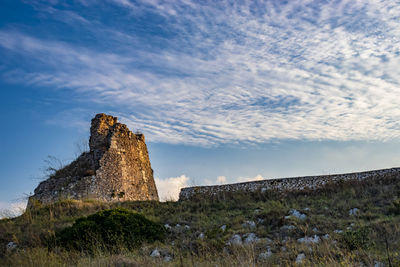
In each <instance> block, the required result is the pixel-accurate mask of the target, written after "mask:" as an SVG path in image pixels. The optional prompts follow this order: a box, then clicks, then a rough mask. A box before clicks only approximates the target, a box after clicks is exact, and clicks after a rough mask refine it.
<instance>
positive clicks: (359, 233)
mask: <svg viewBox="0 0 400 267" xmlns="http://www.w3.org/2000/svg"><path fill="white" fill-rule="evenodd" d="M368 233H369V230H368V228H367V227H361V228H359V229H357V230H347V231H346V232H344V233H343V234H342V241H343V242H344V243H345V245H346V246H347V247H348V248H349V249H350V250H356V249H366V248H368V246H369V244H370V238H369V234H368Z"/></svg>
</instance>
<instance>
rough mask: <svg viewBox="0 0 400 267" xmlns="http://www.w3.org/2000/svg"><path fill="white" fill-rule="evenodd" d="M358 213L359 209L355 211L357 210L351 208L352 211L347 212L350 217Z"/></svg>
mask: <svg viewBox="0 0 400 267" xmlns="http://www.w3.org/2000/svg"><path fill="white" fill-rule="evenodd" d="M358 211H359V209H357V208H352V209H350V210H349V215H350V216H354V215H357V213H358Z"/></svg>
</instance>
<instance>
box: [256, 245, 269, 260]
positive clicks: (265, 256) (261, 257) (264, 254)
mask: <svg viewBox="0 0 400 267" xmlns="http://www.w3.org/2000/svg"><path fill="white" fill-rule="evenodd" d="M271 256H272V251H271V248H270V247H268V248H267V251H265V252H261V253H260V254H259V255H258V259H259V260H266V259H268V258H269V257H271Z"/></svg>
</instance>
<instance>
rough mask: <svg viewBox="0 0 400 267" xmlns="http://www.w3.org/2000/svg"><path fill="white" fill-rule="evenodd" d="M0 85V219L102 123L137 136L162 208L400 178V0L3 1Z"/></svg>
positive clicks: (71, 156)
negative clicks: (204, 196) (355, 174)
mask: <svg viewBox="0 0 400 267" xmlns="http://www.w3.org/2000/svg"><path fill="white" fill-rule="evenodd" d="M0 88H1V90H0V119H1V131H0V140H1V152H2V153H0V210H1V209H9V210H15V207H17V206H18V207H21V206H24V204H25V203H26V197H27V196H28V195H29V194H31V193H32V192H33V190H34V188H35V187H36V186H37V185H38V183H39V182H40V181H41V180H43V179H45V177H46V174H45V171H44V170H45V169H46V166H48V165H47V163H46V159H47V158H48V156H49V155H51V156H54V157H56V158H57V159H59V160H60V162H61V164H67V163H68V162H70V161H72V160H73V159H74V158H75V157H76V156H77V155H78V154H79V152H81V151H82V144H85V142H87V139H88V137H89V127H90V120H91V118H92V117H93V116H94V115H95V114H97V113H101V112H103V113H107V114H111V115H114V116H117V117H118V118H119V120H120V121H121V122H122V123H125V124H127V125H128V127H129V128H130V129H131V130H133V131H136V130H140V131H141V132H143V133H144V135H145V137H146V142H147V145H148V149H149V153H150V160H151V163H152V167H153V169H154V175H155V179H156V183H157V186H158V190H159V191H160V195H161V196H162V199H174V198H176V196H177V194H178V192H179V188H180V187H182V186H192V185H209V184H222V183H234V182H242V181H249V180H259V179H269V178H278V177H292V176H303V175H318V174H332V173H341V172H352V171H363V170H371V169H379V168H390V167H398V166H400V138H399V134H400V106H399V99H400V2H399V1H393V0H391V1H385V0H381V1H378V0H375V1H369V0H362V1H356V0H351V1H346V0H337V1H312V0H301V1H300V0H298V1H297V0H293V1H283V0H279V1H278V0H264V1H261V0H260V1H246V0H242V1H239V0H237V1H233V0H223V1H202V0H196V1H194V0H193V1H192V0H180V1H172V0H171V1H161V0H138V1H134V0H101V1H100V0H75V1H58V0H48V1H44V0H43V1H42V0H29V1H28V0H27V1H23V0H20V1H16V0H2V1H1V3H0Z"/></svg>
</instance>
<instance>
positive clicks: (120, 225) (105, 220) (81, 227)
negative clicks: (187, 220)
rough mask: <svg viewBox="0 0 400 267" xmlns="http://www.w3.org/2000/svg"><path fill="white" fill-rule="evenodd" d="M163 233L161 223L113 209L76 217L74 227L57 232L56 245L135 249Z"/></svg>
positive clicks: (122, 209) (109, 249) (133, 213)
mask: <svg viewBox="0 0 400 267" xmlns="http://www.w3.org/2000/svg"><path fill="white" fill-rule="evenodd" d="M164 236H165V228H164V227H163V226H162V225H160V224H157V223H154V222H152V221H150V220H148V219H146V218H145V217H144V216H143V215H140V214H138V213H136V212H133V211H130V210H127V209H124V208H114V209H107V210H102V211H99V212H97V213H95V214H93V215H90V216H88V217H83V218H79V219H77V220H76V222H75V223H74V224H73V225H72V226H71V227H67V228H65V229H63V230H61V231H60V232H58V233H57V234H56V240H57V242H56V244H58V245H60V246H63V247H65V248H68V249H76V250H83V251H85V252H93V251H96V250H98V249H102V250H107V251H109V252H115V251H118V250H119V248H121V247H126V248H127V249H129V250H132V249H133V248H136V247H139V246H140V245H141V244H142V243H143V242H148V243H153V242H154V241H156V240H162V239H163V238H164Z"/></svg>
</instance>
